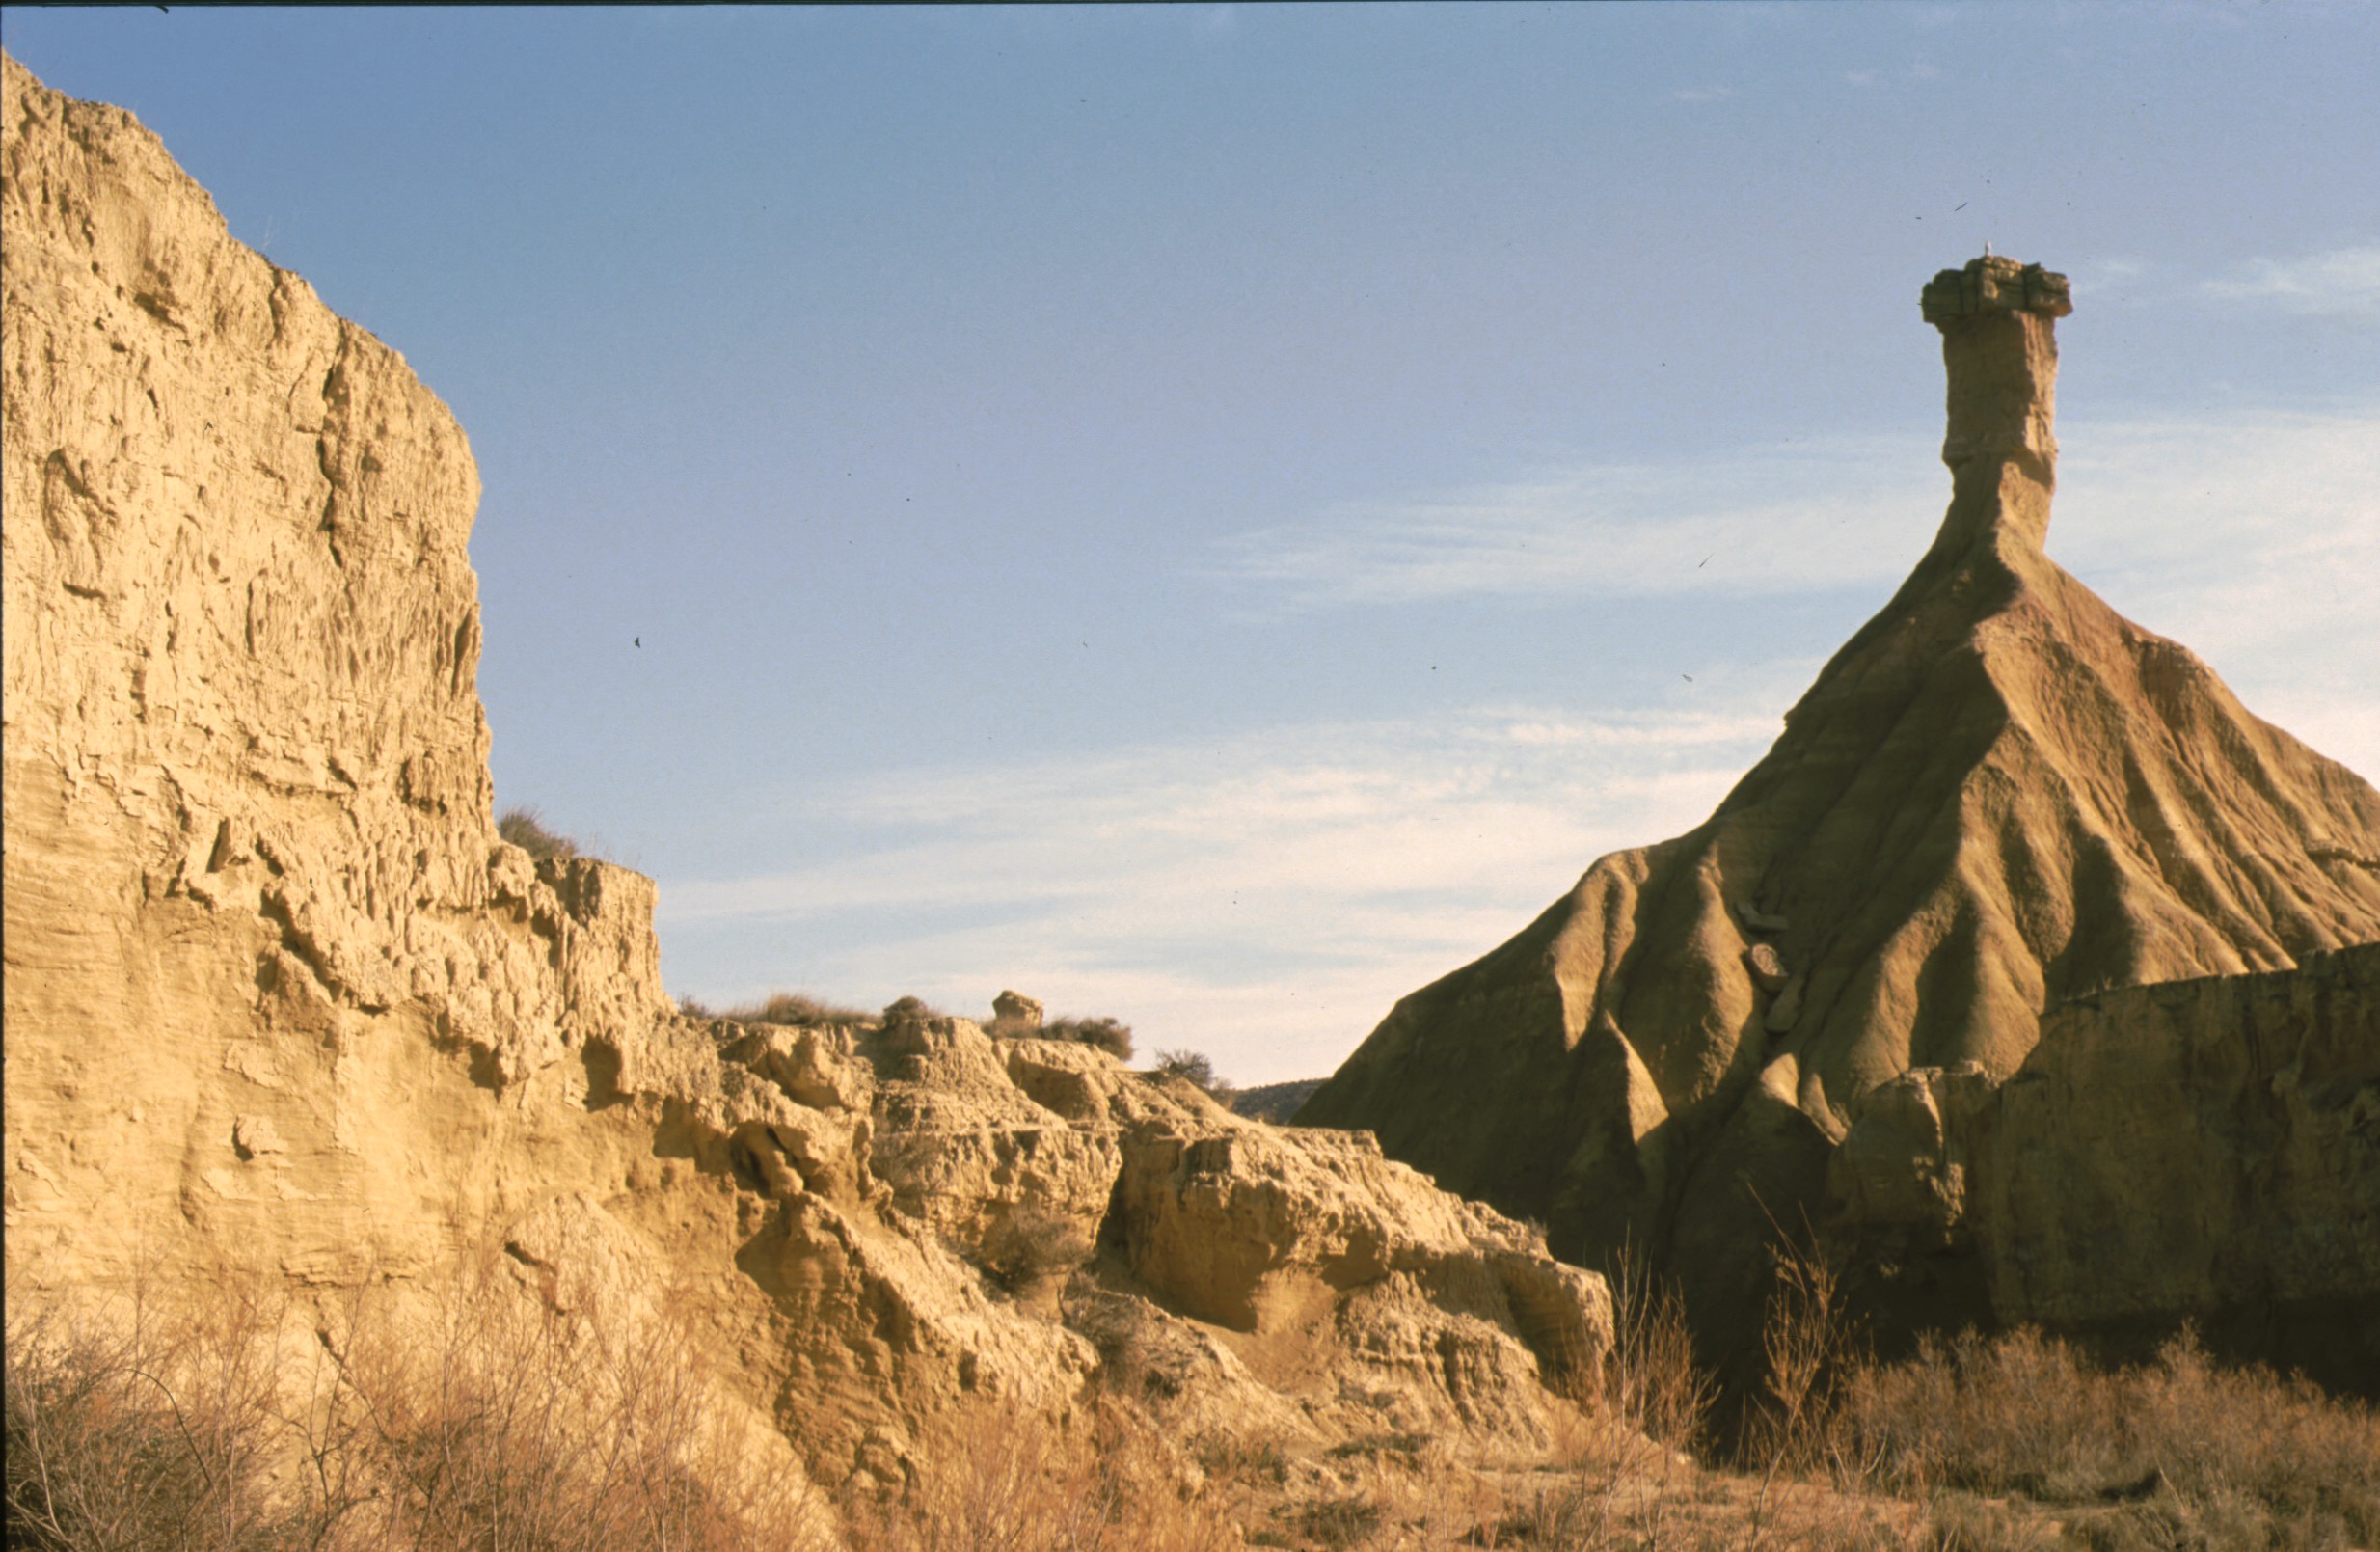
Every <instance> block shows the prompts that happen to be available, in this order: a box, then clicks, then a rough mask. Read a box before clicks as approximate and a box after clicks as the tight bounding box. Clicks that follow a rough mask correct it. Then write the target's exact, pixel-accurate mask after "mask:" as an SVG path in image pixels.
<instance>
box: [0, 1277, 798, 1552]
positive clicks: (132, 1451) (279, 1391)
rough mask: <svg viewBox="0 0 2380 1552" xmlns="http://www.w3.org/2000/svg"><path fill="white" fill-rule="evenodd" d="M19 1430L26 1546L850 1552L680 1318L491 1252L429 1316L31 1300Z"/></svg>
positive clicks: (19, 1531)
mask: <svg viewBox="0 0 2380 1552" xmlns="http://www.w3.org/2000/svg"><path fill="white" fill-rule="evenodd" d="M7 1423H8V1464H7V1515H8V1544H9V1545H11V1546H12V1547H14V1546H20V1545H21V1546H27V1547H34V1548H41V1549H43V1552H50V1549H56V1552H67V1549H74V1552H116V1549H122V1552H136V1549H139V1552H148V1549H152V1548H159V1549H162V1548H171V1549H176V1552H182V1549H187V1552H219V1549H220V1552H233V1549H237V1552H296V1549H300V1548H304V1549H307V1552H381V1549H386V1552H428V1549H445V1548H457V1549H460V1548H476V1549H486V1552H599V1549H611V1548H619V1549H650V1552H714V1549H716V1552H727V1549H729V1548H741V1547H748V1546H755V1545H762V1546H771V1547H785V1548H788V1549H794V1552H802V1549H807V1548H812V1547H818V1548H824V1547H825V1546H828V1545H830V1544H831V1543H832V1535H831V1526H830V1525H829V1524H828V1522H827V1521H826V1520H825V1518H824V1517H822V1514H821V1512H820V1511H818V1509H817V1508H816V1507H815V1505H814V1504H813V1502H812V1501H810V1500H809V1498H808V1496H807V1495H806V1493H805V1492H804V1491H803V1490H802V1489H803V1486H804V1484H802V1483H800V1482H799V1481H798V1479H788V1478H785V1477H783V1476H779V1477H776V1478H774V1479H771V1478H770V1477H768V1476H766V1475H760V1474H756V1473H754V1472H753V1471H752V1470H751V1469H750V1467H749V1464H748V1462H750V1461H751V1460H753V1459H755V1458H757V1457H756V1455H755V1452H754V1449H753V1446H754V1444H755V1442H756V1441H755V1438H754V1436H753V1435H752V1433H751V1432H750V1430H749V1429H750V1425H749V1424H748V1422H747V1421H746V1420H744V1419H743V1418H742V1417H740V1416H738V1415H733V1414H730V1413H727V1412H723V1411H722V1410H720V1409H719V1408H718V1406H717V1404H716V1402H715V1401H714V1399H713V1394H712V1392H711V1391H710V1390H709V1388H708V1387H707V1385H706V1384H705V1382H704V1379H703V1370H702V1366H701V1364H700V1362H699V1359H698V1355H697V1354H696V1353H695V1352H694V1351H693V1350H692V1349H691V1348H690V1346H689V1345H688V1344H687V1343H686V1342H685V1340H684V1339H683V1337H682V1336H681V1335H680V1334H679V1333H678V1332H677V1331H676V1329H675V1327H674V1326H673V1325H671V1324H670V1323H669V1322H666V1321H647V1322H638V1321H632V1320H628V1319H625V1318H623V1319H621V1320H620V1321H617V1322H616V1323H615V1324H614V1325H613V1326H612V1327H611V1328H610V1329H609V1331H607V1330H606V1329H605V1328H604V1326H603V1324H602V1323H601V1322H600V1321H595V1320H593V1319H591V1318H586V1317H583V1316H582V1317H580V1318H573V1317H567V1316H564V1315H561V1314H558V1313H556V1312H555V1311H554V1310H553V1309H552V1308H549V1307H547V1306H545V1305H543V1304H541V1303H539V1302H538V1301H536V1300H535V1299H533V1298H530V1297H528V1296H526V1295H525V1294H524V1293H522V1291H521V1290H519V1289H518V1288H515V1287H511V1286H508V1285H507V1279H506V1278H505V1276H504V1275H503V1273H502V1272H501V1271H500V1268H498V1267H496V1266H484V1267H480V1268H477V1269H475V1270H474V1271H473V1273H472V1274H470V1275H468V1276H467V1277H465V1278H462V1279H459V1280H458V1281H457V1282H456V1283H455V1284H454V1285H453V1286H452V1287H450V1288H447V1289H445V1290H442V1291H441V1296H440V1297H439V1299H438V1300H437V1302H436V1305H435V1307H434V1309H433V1311H432V1312H431V1313H430V1314H428V1315H427V1316H420V1317H407V1316H405V1315H402V1314H400V1313H398V1312H396V1311H394V1310H392V1309H389V1308H385V1307H382V1305H381V1304H380V1303H379V1302H377V1301H375V1300H373V1299H370V1298H366V1297H363V1296H359V1297H358V1298H356V1299H355V1300H353V1301H351V1303H350V1304H349V1306H348V1308H347V1309H346V1310H344V1311H342V1312H338V1314H337V1315H336V1317H335V1318H333V1319H330V1320H323V1319H321V1318H319V1317H317V1316H309V1315H307V1314H306V1313H305V1312H301V1311H300V1310H298V1309H297V1308H296V1307H295V1306H293V1305H292V1304H290V1303H288V1302H287V1301H285V1300H276V1299H272V1298H268V1297H266V1296H264V1295H262V1294H260V1293H257V1291H256V1290H255V1289H254V1288H252V1287H249V1286H247V1285H244V1284H241V1283H239V1282H237V1281H236V1280H234V1281H232V1282H231V1283H230V1284H228V1285H227V1286H225V1287H223V1288H221V1289H216V1290H211V1291H210V1294H209V1297H208V1298H207V1299H206V1300H205V1301H204V1302H203V1304H202V1305H201V1306H200V1307H199V1308H197V1309H196V1310H193V1311H192V1312H190V1313H188V1314H185V1315H182V1316H180V1317H178V1318H175V1319H167V1318H165V1317H163V1316H160V1315H159V1314H157V1313H156V1311H155V1310H154V1308H153V1307H152V1305H151V1304H150V1302H149V1300H148V1299H147V1298H145V1297H143V1296H141V1295H138V1294H136V1295H134V1296H133V1297H132V1298H130V1299H128V1300H125V1301H121V1302H120V1303H118V1304H116V1305H112V1306H111V1305H99V1306H88V1307H82V1308H68V1307H67V1306H64V1305H60V1304H57V1303H53V1302H46V1301H31V1300H26V1299H20V1298H17V1297H12V1298H11V1300H10V1316H9V1327H8V1355H7Z"/></svg>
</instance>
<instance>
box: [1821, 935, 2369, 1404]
mask: <svg viewBox="0 0 2380 1552" xmlns="http://www.w3.org/2000/svg"><path fill="white" fill-rule="evenodd" d="M1860 1111H1861V1113H1860V1116H1859V1119H1858V1121H1857V1123H1856V1124H1854V1125H1853V1128H1852V1130H1851V1133H1850V1135H1849V1136H1847V1137H1846V1138H1845V1139H1844V1142H1843V1146H1842V1148H1841V1149H1840V1150H1838V1151H1837V1152H1836V1154H1835V1156H1834V1157H1833V1159H1832V1161H1831V1166H1830V1169H1829V1176H1828V1187H1829V1197H1830V1204H1829V1212H1828V1221H1829V1222H1830V1223H1831V1224H1833V1225H1834V1226H1835V1227H1836V1230H1837V1233H1838V1234H1839V1235H1840V1236H1841V1238H1842V1239H1843V1240H1844V1241H1845V1243H1846V1245H1847V1247H1848V1248H1850V1249H1852V1250H1853V1252H1854V1255H1855V1258H1856V1259H1855V1263H1854V1265H1855V1266H1857V1268H1858V1273H1857V1281H1856V1286H1855V1289H1854V1292H1855V1293H1856V1294H1857V1296H1858V1297H1859V1299H1860V1300H1861V1301H1862V1302H1863V1303H1865V1304H1866V1305H1867V1306H1869V1307H1870V1308H1871V1309H1872V1310H1873V1311H1874V1313H1875V1314H1876V1315H1877V1316H1879V1317H1880V1318H1881V1319H1882V1320H1883V1321H1885V1322H1886V1323H1889V1324H1892V1325H1898V1326H1908V1325H1919V1324H1924V1325H1937V1326H1940V1325H1958V1324H1961V1323H1977V1324H1988V1323H1991V1322H1993V1321H1999V1322H2004V1323H2015V1322H2016V1321H2032V1322H2036V1323H2040V1324H2044V1325H2053V1326H2058V1327H2062V1328H2065V1329H2069V1330H2080V1331H2086V1332H2096V1333H2102V1334H2105V1335H2107V1336H2110V1337H2113V1338H2116V1339H2118V1340H2120V1341H2123V1340H2131V1341H2135V1342H2138V1343H2139V1345H2141V1346H2144V1347H2145V1346H2147V1344H2148V1342H2151V1341H2153V1340H2155V1339H2156V1338H2157V1337H2160V1336H2162V1335H2164V1334H2166V1333H2169V1332H2171V1331H2172V1330H2174V1329H2175V1328H2176V1327H2177V1325H2178V1324H2179V1323H2180V1322H2181V1321H2195V1322H2197V1323H2198V1324H2199V1325H2200V1327H2201V1328H2202V1330H2203V1331H2204V1334H2205V1335H2206V1336H2207V1337H2208V1338H2209V1339H2210V1340H2211V1341H2213V1342H2215V1343H2216V1344H2218V1345H2220V1346H2224V1347H2230V1348H2239V1349H2242V1350H2248V1351H2254V1352H2258V1353H2260V1354H2262V1355H2265V1356H2267V1357H2270V1358H2272V1359H2274V1360H2276V1361H2278V1362H2281V1363H2285V1364H2286V1365H2288V1366H2289V1367H2291V1368H2296V1369H2300V1370H2303V1371H2305V1372H2307V1373H2309V1374H2312V1375H2318V1376H2320V1377H2321V1378H2322V1379H2324V1380H2325V1381H2326V1382H2328V1383H2333V1384H2337V1385H2341V1386H2345V1387H2349V1388H2352V1389H2356V1390H2359V1391H2362V1392H2364V1393H2366V1394H2370V1393H2373V1392H2375V1391H2380V943H2366V944H2363V945H2360V946H2358V947H2354V948H2345V949H2339V950H2338V951H2336V952H2332V953H2324V954H2312V955H2309V956H2307V958H2306V961H2305V963H2304V964H2302V965H2300V966H2299V967H2295V968H2293V969H2288V970H2274V971H2268V972H2265V973H2262V974H2256V975H2225V976H2208V977H2203V978H2200V979H2195V980H2186V981H2168V982H2160V983H2157V984H2155V985H2150V986H2134V987H2123V988H2118V989H2115V990H2111V991H2107V992H2102V993H2096V994H2091V995H2088V996H2083V997H2078V998H2076V999H2074V1000H2073V1001H2070V1002H2067V1003H2064V1004H2061V1005H2060V1006H2058V1007H2056V1008H2054V1009H2052V1010H2051V1011H2050V1012H2049V1013H2048V1014H2047V1015H2046V1016H2045V1017H2043V1019H2042V1033H2041V1041H2040V1044H2038V1045H2037V1046H2035V1047H2034V1048H2033V1051H2032V1053H2031V1054H2030V1055H2029V1056H2028V1057H2027V1058H2026V1059H2025V1062H2024V1064H2023V1065H2022V1066H2021V1067H2019V1068H2018V1069H2017V1070H2016V1072H2015V1076H2012V1077H2010V1078H2009V1079H2008V1080H2007V1081H2006V1082H2000V1081H1996V1080H1995V1079H1994V1078H1993V1077H1992V1076H1991V1075H1990V1074H1988V1073H1987V1072H1985V1071H1984V1070H1983V1069H1982V1068H1980V1067H1976V1066H1973V1065H1968V1066H1965V1067H1961V1068H1952V1069H1943V1068H1936V1067H1917V1068H1912V1069H1910V1070H1909V1071H1908V1072H1907V1073H1904V1074H1902V1075H1901V1076H1898V1077H1896V1078H1894V1079H1893V1080H1892V1081H1890V1082H1888V1083H1885V1084H1883V1085H1881V1086H1880V1087H1879V1088H1878V1089H1877V1090H1875V1091H1874V1092H1873V1093H1872V1094H1870V1095H1869V1096H1868V1098H1867V1101H1866V1102H1865V1103H1863V1104H1862V1105H1861V1107H1860ZM2144 1339H2145V1340H2144Z"/></svg>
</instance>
